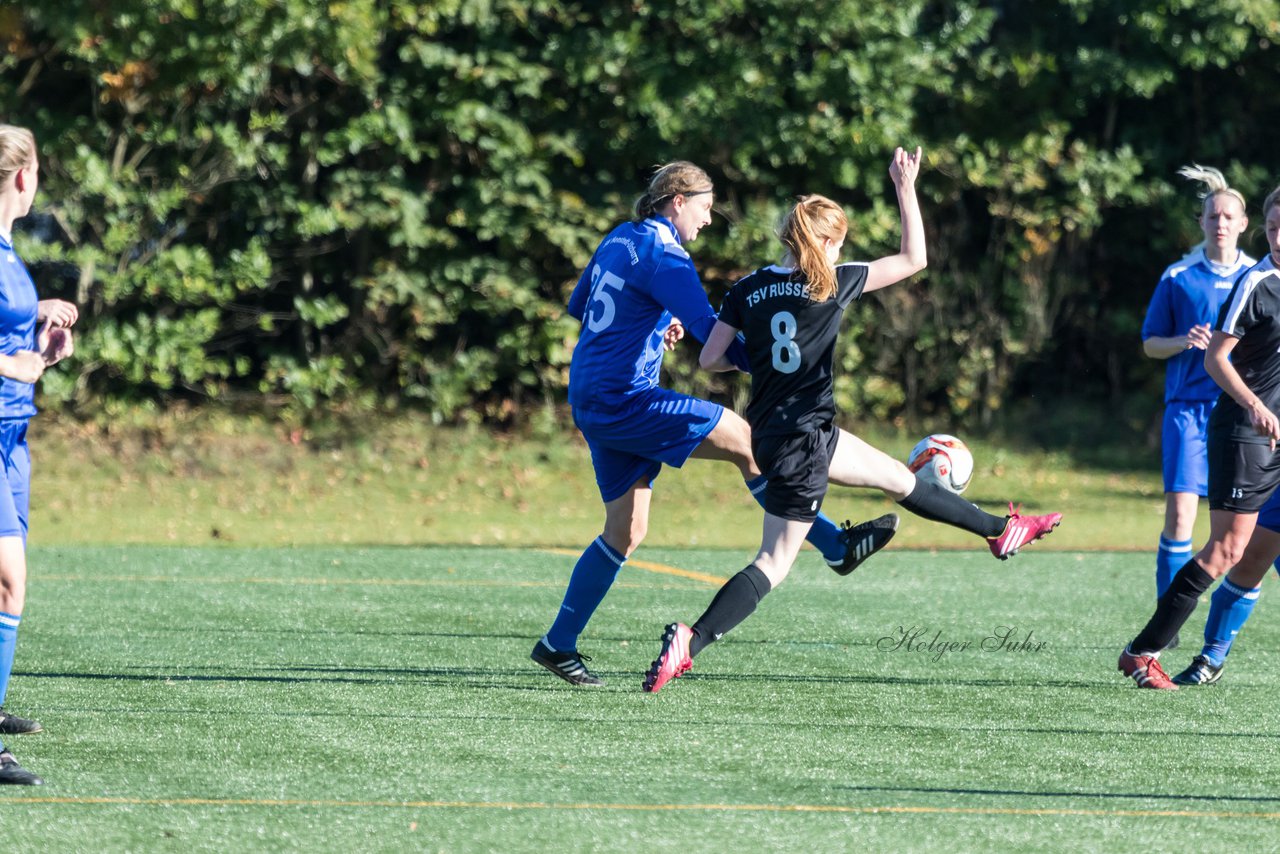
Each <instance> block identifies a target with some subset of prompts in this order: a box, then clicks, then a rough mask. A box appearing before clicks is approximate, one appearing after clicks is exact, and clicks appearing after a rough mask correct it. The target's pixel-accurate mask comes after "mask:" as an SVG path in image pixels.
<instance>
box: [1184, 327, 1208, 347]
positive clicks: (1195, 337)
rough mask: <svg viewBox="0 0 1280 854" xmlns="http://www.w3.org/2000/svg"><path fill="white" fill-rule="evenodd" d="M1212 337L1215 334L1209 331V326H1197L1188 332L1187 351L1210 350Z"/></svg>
mask: <svg viewBox="0 0 1280 854" xmlns="http://www.w3.org/2000/svg"><path fill="white" fill-rule="evenodd" d="M1212 337H1213V332H1212V330H1210V329H1209V324H1207V323H1200V324H1197V325H1196V326H1193V327H1191V330H1190V331H1189V332H1187V347H1186V349H1188V350H1190V349H1191V348H1192V347H1195V348H1196V349H1197V350H1208V349H1209V339H1210V338H1212Z"/></svg>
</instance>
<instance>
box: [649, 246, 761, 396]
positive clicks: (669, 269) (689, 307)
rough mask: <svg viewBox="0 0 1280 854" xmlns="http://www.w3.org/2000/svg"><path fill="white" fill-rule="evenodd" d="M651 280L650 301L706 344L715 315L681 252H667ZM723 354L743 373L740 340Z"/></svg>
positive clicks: (744, 352)
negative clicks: (651, 299)
mask: <svg viewBox="0 0 1280 854" xmlns="http://www.w3.org/2000/svg"><path fill="white" fill-rule="evenodd" d="M653 280H654V284H653V289H652V293H653V298H654V299H655V300H657V301H658V304H659V305H661V306H662V307H663V308H665V309H666V310H667V311H669V312H671V314H672V315H674V316H675V317H678V318H679V319H680V322H681V323H683V324H684V328H685V329H687V330H688V331H689V334H690V335H692V336H693V337H694V338H696V339H698V341H700V342H702V343H703V344H705V343H707V337H708V336H709V335H711V330H712V328H714V327H715V325H716V313H715V311H714V310H713V309H712V308H711V303H710V301H709V300H708V299H707V292H706V291H704V290H703V289H702V280H701V279H699V278H698V271H697V270H695V269H694V268H693V262H692V261H690V260H689V256H688V255H687V254H685V253H684V250H681V249H677V250H674V251H673V250H670V249H669V250H668V251H667V253H666V254H665V255H664V256H663V259H662V261H661V262H660V263H659V265H658V273H657V275H655V276H654V277H653ZM725 355H726V356H727V357H728V359H729V361H730V362H732V363H733V365H734V367H736V368H737V369H738V370H740V371H745V370H747V368H748V364H747V349H746V346H745V345H744V344H743V343H742V341H741V340H735V341H734V342H733V344H731V345H729V350H728V351H727V352H726V354H725Z"/></svg>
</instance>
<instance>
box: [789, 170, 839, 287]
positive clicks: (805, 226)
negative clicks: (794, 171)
mask: <svg viewBox="0 0 1280 854" xmlns="http://www.w3.org/2000/svg"><path fill="white" fill-rule="evenodd" d="M848 231H849V219H848V217H846V216H845V213H844V209H843V208H841V207H840V206H839V205H837V204H836V203H835V202H833V201H831V200H830V199H828V198H827V197H826V196H818V195H812V196H801V197H800V200H799V201H798V202H796V204H795V207H793V208H792V209H791V210H790V212H788V213H787V216H786V218H785V219H783V221H782V228H781V229H780V230H779V232H778V239H779V240H781V241H782V245H783V246H785V247H786V248H787V253H788V254H789V255H790V256H791V258H792V259H793V260H794V261H795V265H796V267H797V268H799V270H800V272H802V273H803V274H804V277H805V280H806V281H807V282H808V283H809V298H810V299H812V300H813V301H814V302H823V301H825V300H828V299H831V298H832V297H833V296H835V293H836V269H835V265H833V264H832V263H831V261H830V260H829V259H828V258H827V250H826V247H825V246H824V245H823V243H824V241H827V240H830V241H833V242H839V241H841V240H843V239H844V236H845V234H846V233H847V232H848Z"/></svg>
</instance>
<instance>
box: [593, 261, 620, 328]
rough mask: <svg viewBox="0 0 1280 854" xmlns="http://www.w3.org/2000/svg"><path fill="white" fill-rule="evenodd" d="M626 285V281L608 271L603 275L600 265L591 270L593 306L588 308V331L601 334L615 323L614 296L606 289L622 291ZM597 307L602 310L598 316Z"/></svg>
mask: <svg viewBox="0 0 1280 854" xmlns="http://www.w3.org/2000/svg"><path fill="white" fill-rule="evenodd" d="M625 284H626V281H624V280H623V279H620V278H618V277H617V276H615V275H614V274H613V273H610V272H609V271H608V270H605V271H604V272H603V273H601V271H600V265H599V264H596V265H595V266H594V267H592V268H591V304H590V305H589V306H587V328H588V329H590V330H591V331H592V332H599V331H600V330H602V329H608V328H609V324H610V323H613V316H614V313H615V308H614V305H613V294H611V293H609V292H608V291H607V290H606V288H613V289H614V290H618V291H620V290H622V286H623V285H625ZM597 307H599V309H600V313H599V314H598V315H597V314H596V308H597Z"/></svg>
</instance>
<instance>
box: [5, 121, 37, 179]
mask: <svg viewBox="0 0 1280 854" xmlns="http://www.w3.org/2000/svg"><path fill="white" fill-rule="evenodd" d="M35 162H36V137H35V134H33V133H32V132H31V131H29V130H27V129H26V128H20V127H17V126H16V125H0V185H2V184H5V183H8V181H9V177H10V176H11V175H13V173H15V172H17V171H18V170H19V169H26V168H27V167H28V166H30V165H31V164H33V163H35Z"/></svg>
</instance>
